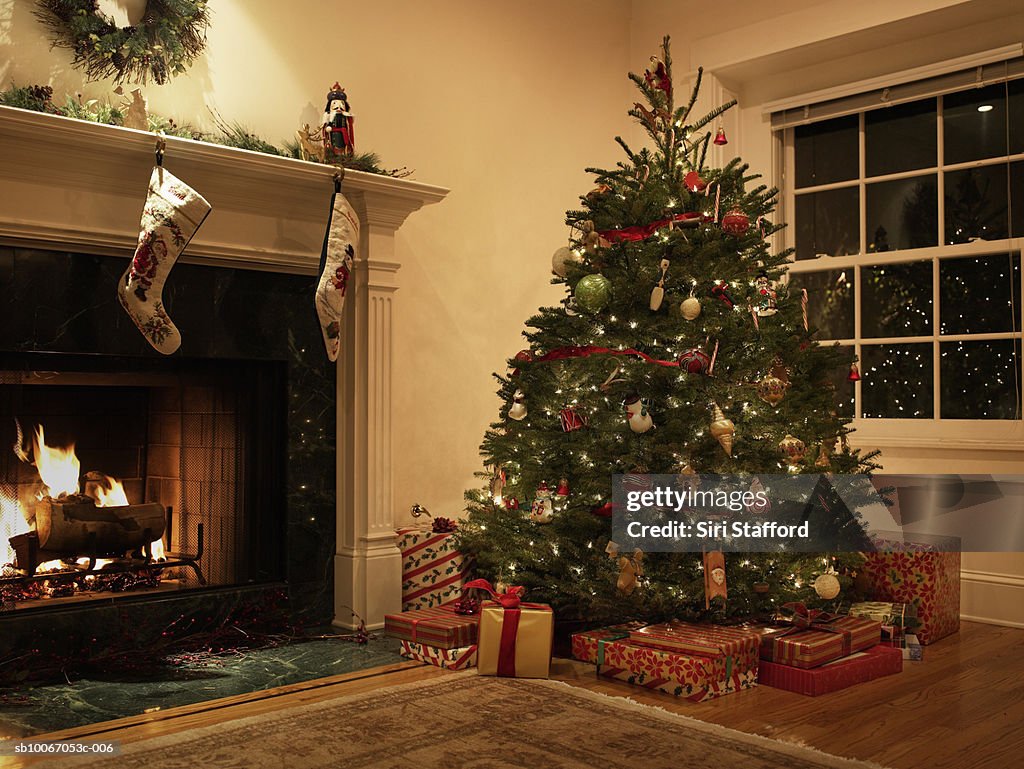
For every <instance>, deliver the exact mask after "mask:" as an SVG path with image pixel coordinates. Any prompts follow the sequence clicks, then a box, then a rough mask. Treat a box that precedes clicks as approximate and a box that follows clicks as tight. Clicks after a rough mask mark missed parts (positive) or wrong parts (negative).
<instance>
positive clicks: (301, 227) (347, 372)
mask: <svg viewBox="0 0 1024 769" xmlns="http://www.w3.org/2000/svg"><path fill="white" fill-rule="evenodd" d="M166 142H167V149H166V153H165V157H164V166H165V167H166V168H167V169H168V170H169V171H171V172H172V173H174V174H175V175H176V176H178V177H180V178H181V179H182V180H184V181H185V182H187V183H188V184H190V185H191V186H193V187H195V188H196V189H197V190H199V191H200V192H201V193H202V195H203V196H204V197H205V198H206V199H207V200H209V201H210V203H211V205H212V206H213V211H212V212H211V214H210V216H209V218H208V219H207V220H206V222H205V223H204V225H203V226H202V228H201V229H200V230H199V232H198V233H197V234H196V236H195V239H194V240H193V241H192V242H191V243H190V244H189V246H188V248H187V249H186V251H185V253H184V254H183V255H182V258H181V261H183V262H190V263H196V264H209V265H216V266H225V267H237V268H244V269H256V270H269V271H274V272H285V273H300V274H316V272H317V268H318V265H319V260H320V249H321V246H322V243H323V238H324V231H325V229H326V223H327V212H328V209H329V206H330V200H331V193H332V192H333V190H334V185H333V180H332V179H333V174H334V169H333V168H332V167H330V166H324V165H318V164H315V163H306V162H303V161H300V160H294V159H292V158H283V157H275V156H272V155H264V154H260V153H256V152H249V151H246V150H239V149H235V148H231V147H222V146H219V145H215V144H207V143H205V142H196V141H190V140H188V139H179V138H176V137H167V140H166ZM154 149H155V137H154V135H153V134H150V133H146V132H144V131H135V130H132V129H127V128H119V127H116V126H106V125H99V124H95V123H89V122H85V121H80V120H72V119H69V118H63V117H59V116H56V115H46V114H41V113H36V112H27V111H25V110H19V109H14V108H11V107H3V106H0V244H3V245H15V246H25V247H35V248H51V249H53V248H56V249H59V250H65V251H75V252H81V253H91V254H103V255H114V256H123V257H125V258H126V259H127V258H129V257H131V255H132V252H133V250H134V248H135V244H136V242H137V239H138V227H139V217H140V214H141V212H142V203H143V200H144V197H145V190H146V185H147V183H148V180H149V174H150V170H151V168H152V166H153V162H154ZM343 192H344V194H345V196H346V197H347V198H348V200H349V202H350V203H351V204H352V206H353V208H355V210H356V211H357V213H358V214H359V217H360V220H361V225H362V242H361V244H360V249H359V254H358V255H357V261H356V267H355V270H354V277H353V284H352V287H351V288H350V293H349V301H348V302H347V303H346V307H345V315H346V317H345V341H344V346H343V348H342V355H341V358H340V359H339V361H338V366H339V368H338V408H337V415H338V416H337V451H338V470H337V476H338V477H337V481H338V495H337V537H336V546H335V553H336V555H335V569H334V572H335V624H337V625H339V626H342V627H351V626H352V620H351V610H354V611H356V612H358V613H359V615H360V616H362V617H364V618H365V619H366V621H367V624H368V625H369V626H370V627H371V628H375V627H380V626H381V625H382V624H383V617H384V614H385V613H388V612H391V611H397V610H399V609H400V606H401V600H400V587H401V560H400V556H399V553H398V550H397V548H396V547H395V539H394V529H395V526H394V510H393V509H392V476H391V362H392V361H391V350H392V336H393V334H394V333H395V330H394V328H393V326H392V311H393V305H394V293H395V291H396V289H397V288H398V282H397V279H396V273H397V271H398V269H399V267H400V264H399V263H398V262H397V261H396V259H395V233H396V232H397V231H398V229H399V227H401V225H402V223H403V222H404V221H405V219H406V217H408V216H409V214H411V213H412V212H414V211H416V210H418V209H420V208H421V207H423V206H425V205H429V204H431V203H437V202H439V201H440V200H442V199H443V198H444V197H445V195H446V194H447V193H448V190H446V189H444V188H441V187H435V186H433V185H429V184H422V183H420V182H415V181H411V180H408V179H395V178H392V177H387V176H380V175H376V174H368V173H361V172H358V171H348V172H346V175H345V181H344V184H343ZM113 290H114V287H113V286H111V291H113ZM312 302H313V298H312V296H311V297H310V312H312V311H313V309H312ZM349 607H350V608H349ZM350 609H351V610H350Z"/></svg>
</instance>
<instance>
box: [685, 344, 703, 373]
mask: <svg viewBox="0 0 1024 769" xmlns="http://www.w3.org/2000/svg"><path fill="white" fill-rule="evenodd" d="M679 368H681V369H682V370H683V371H685V372H686V373H687V374H707V373H708V370H709V369H710V368H711V356H710V355H708V354H707V353H706V352H704V351H703V350H701V349H700V348H699V347H694V348H693V349H691V350H687V351H686V352H684V353H683V354H682V355H680V356H679Z"/></svg>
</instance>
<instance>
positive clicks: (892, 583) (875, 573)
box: [863, 535, 960, 644]
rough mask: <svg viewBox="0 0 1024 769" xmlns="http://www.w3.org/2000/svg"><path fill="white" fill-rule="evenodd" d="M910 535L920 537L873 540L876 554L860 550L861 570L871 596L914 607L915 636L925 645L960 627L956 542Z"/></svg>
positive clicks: (879, 599) (958, 561) (958, 567)
mask: <svg viewBox="0 0 1024 769" xmlns="http://www.w3.org/2000/svg"><path fill="white" fill-rule="evenodd" d="M915 537H917V538H919V539H921V540H922V541H920V542H893V541H884V540H882V541H877V542H876V543H875V545H876V547H877V548H878V552H872V553H867V554H866V561H865V563H864V567H863V570H864V575H865V577H866V579H867V581H868V583H869V584H870V586H871V587H870V590H869V592H870V595H871V597H872V598H873V599H874V600H876V601H897V602H900V603H906V604H908V605H912V606H913V607H914V610H915V612H916V615H917V620H918V626H917V628H916V631H917V637H918V639H919V640H920V642H921V643H922V644H930V643H934V642H935V641H938V640H939V639H940V638H945V637H946V636H948V635H950V634H952V633H956V632H957V631H958V630H959V629H960V551H959V546H958V544H959V543H958V542H956V541H955V540H954V541H950V540H949V539H948V538H936V537H924V536H921V535H915ZM926 540H927V541H926Z"/></svg>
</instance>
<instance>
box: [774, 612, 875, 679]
mask: <svg viewBox="0 0 1024 769" xmlns="http://www.w3.org/2000/svg"><path fill="white" fill-rule="evenodd" d="M827 627H828V628H829V630H818V629H814V630H797V631H794V630H793V629H792V628H777V627H771V628H761V629H760V633H761V659H763V660H768V661H769V662H776V663H778V664H781V665H790V666H792V667H795V668H816V667H818V666H819V665H824V664H825V663H826V662H832V661H833V660H838V659H841V658H843V657H846V656H849V655H850V654H853V653H854V652H859V651H864V650H865V649H870V648H871V647H872V646H874V645H875V644H877V643H878V642H879V641H881V640H882V625H881V623H878V622H875V621H874V620H871V619H865V618H863V617H840V618H838V619H836V620H833V621H831V622H829V623H827Z"/></svg>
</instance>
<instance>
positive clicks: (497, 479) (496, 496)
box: [490, 465, 505, 505]
mask: <svg viewBox="0 0 1024 769" xmlns="http://www.w3.org/2000/svg"><path fill="white" fill-rule="evenodd" d="M490 491H491V499H493V500H494V504H496V505H500V504H501V497H502V495H503V494H504V493H505V469H504V468H503V467H500V466H497V465H496V466H495V468H494V472H493V473H491V483H490Z"/></svg>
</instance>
